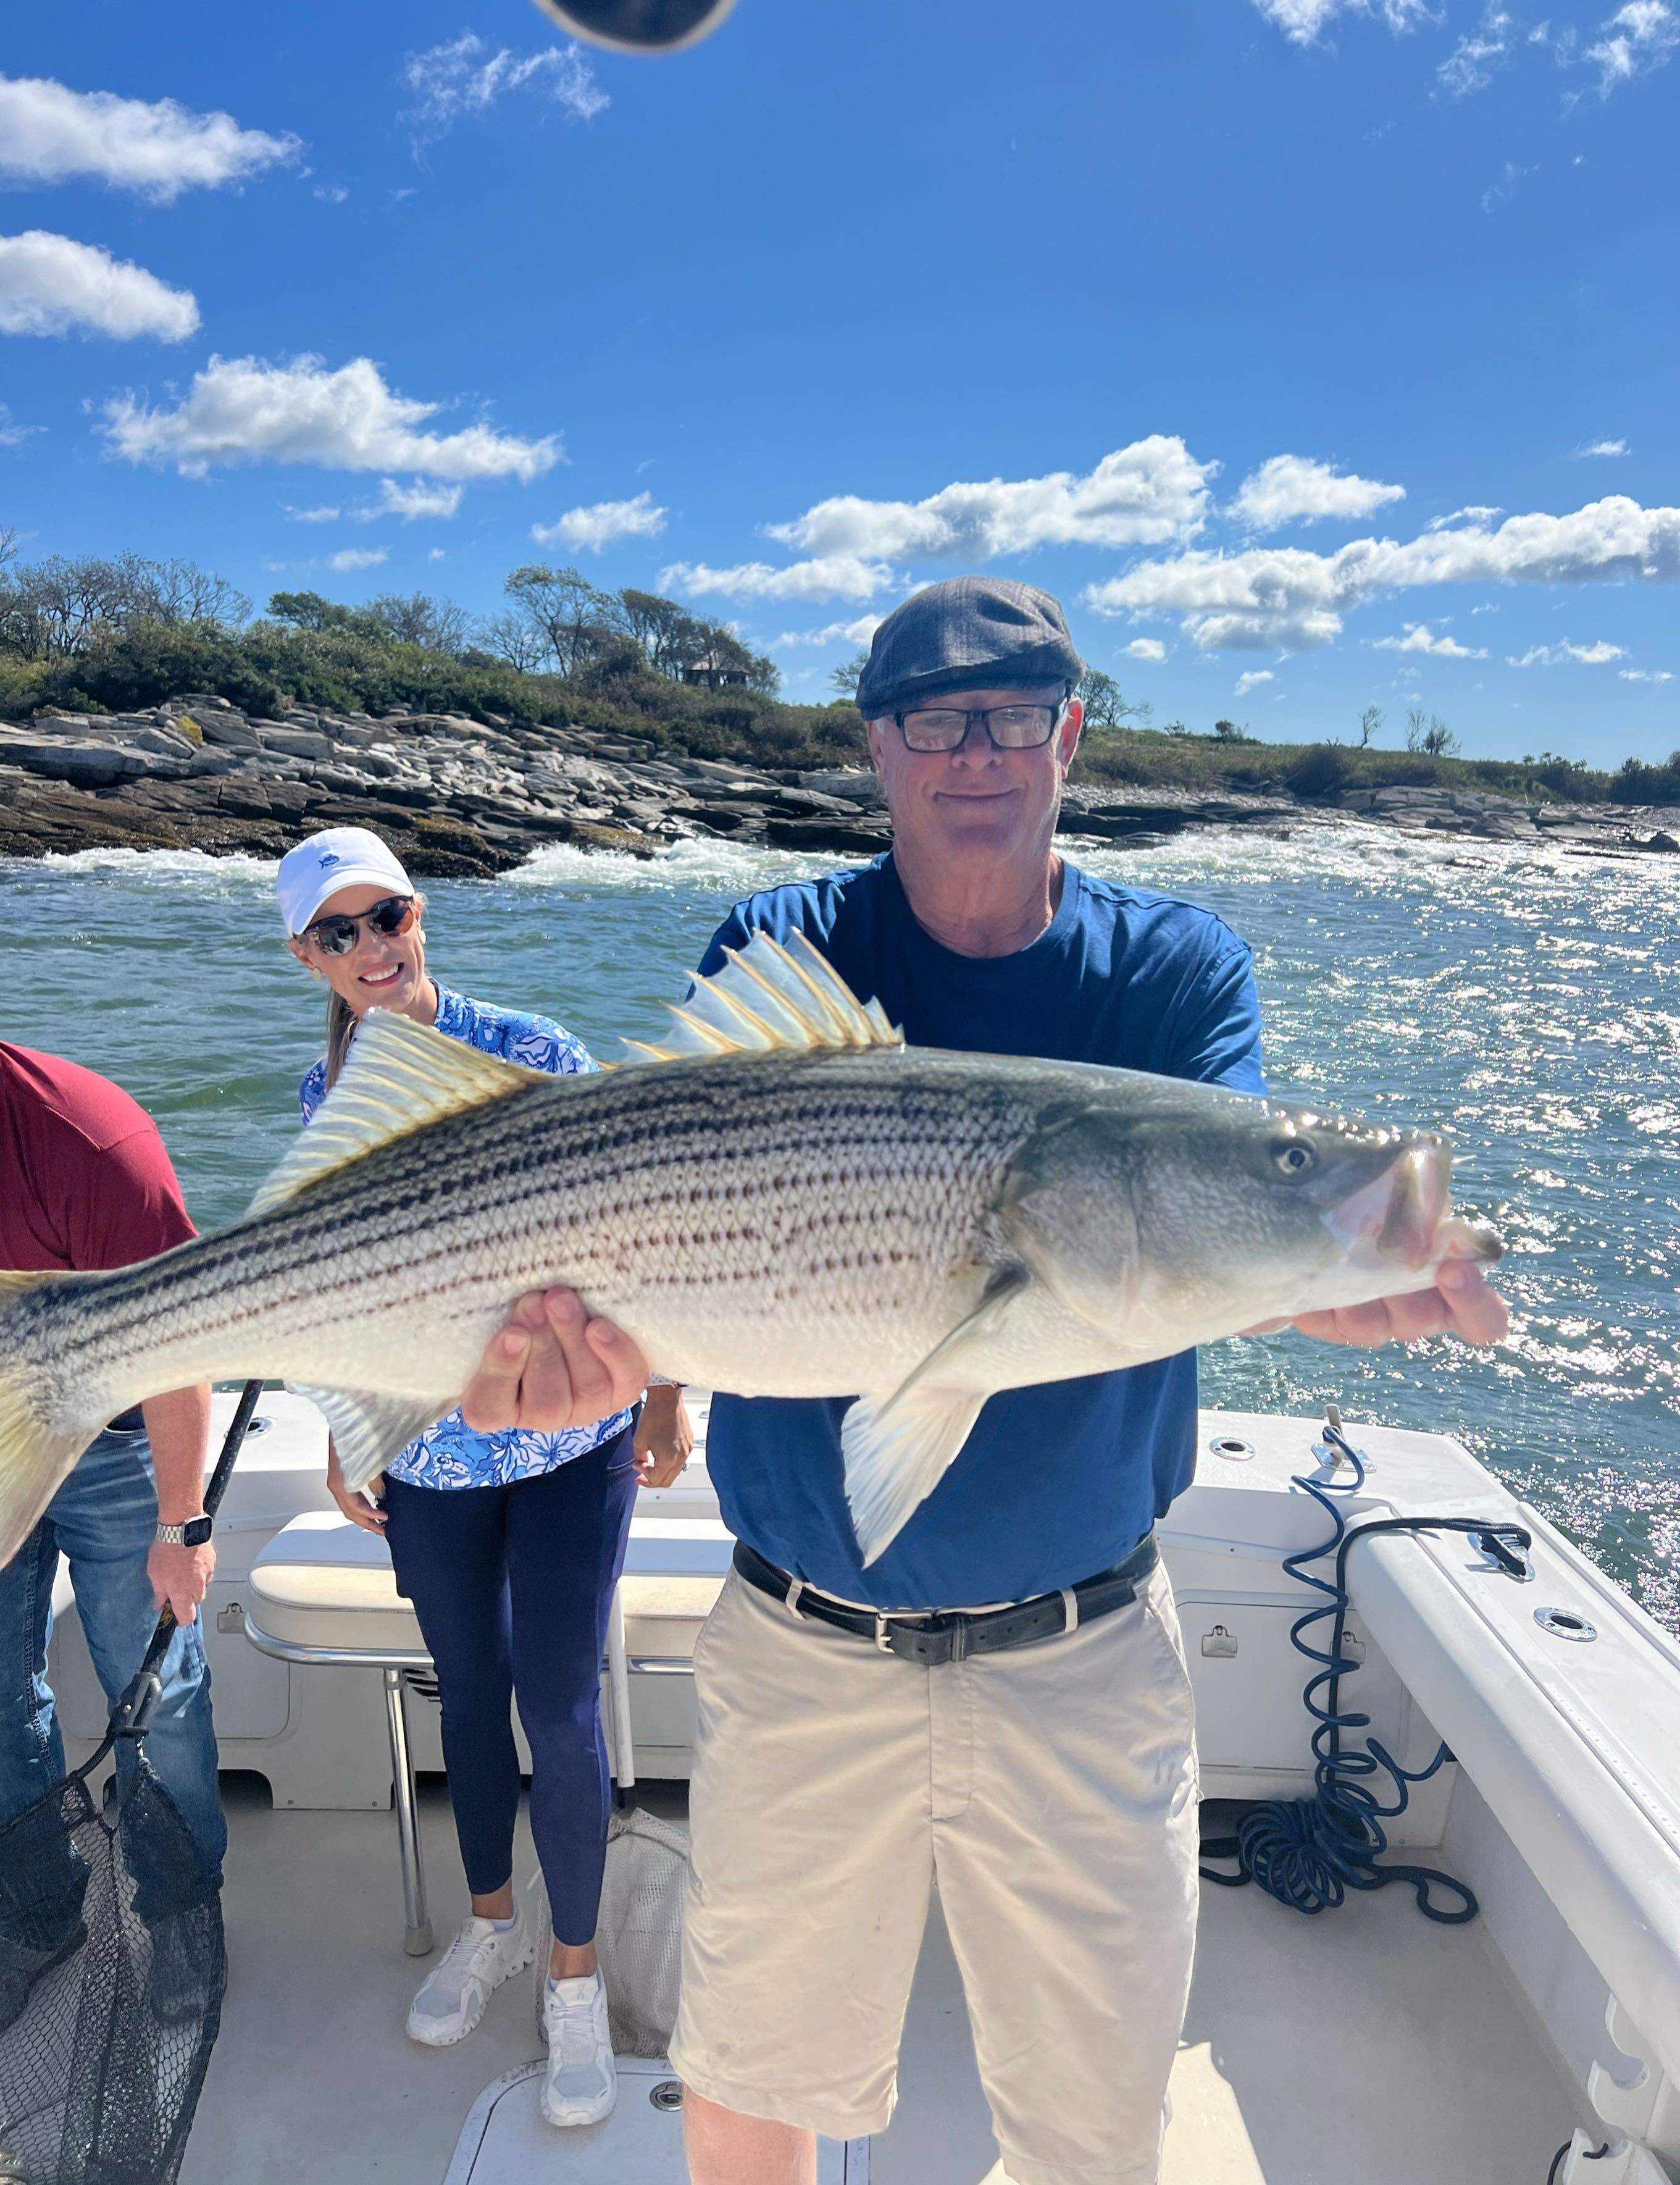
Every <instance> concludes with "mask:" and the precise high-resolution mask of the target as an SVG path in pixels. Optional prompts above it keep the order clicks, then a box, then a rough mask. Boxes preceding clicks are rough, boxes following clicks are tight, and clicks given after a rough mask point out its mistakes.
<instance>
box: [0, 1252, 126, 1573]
mask: <svg viewBox="0 0 1680 2185" xmlns="http://www.w3.org/2000/svg"><path fill="white" fill-rule="evenodd" d="M62 1279H64V1277H59V1276H57V1275H54V1274H51V1273H47V1274H39V1273H34V1272H30V1273H22V1274H19V1273H14V1272H11V1271H0V1569H3V1568H4V1567H5V1565H6V1564H8V1562H10V1561H11V1560H12V1557H13V1556H14V1555H16V1553H17V1551H18V1550H19V1549H20V1547H21V1546H22V1545H23V1544H24V1542H25V1540H27V1539H28V1538H29V1535H30V1534H31V1532H32V1531H33V1530H34V1528H35V1525H36V1520H37V1519H38V1518H39V1517H40V1515H41V1513H42V1511H43V1510H44V1509H45V1508H46V1507H47V1504H48V1503H49V1502H50V1501H51V1500H52V1499H53V1494H54V1492H55V1490H56V1489H57V1488H58V1485H59V1481H60V1480H61V1479H63V1478H64V1475H65V1473H67V1472H69V1470H70V1467H71V1466H72V1465H73V1464H74V1463H75V1461H76V1459H77V1458H78V1457H79V1456H81V1452H82V1451H83V1450H85V1449H86V1448H87V1445H88V1444H89V1443H90V1442H91V1441H92V1439H94V1437H95V1435H96V1434H98V1432H99V1430H100V1428H102V1427H103V1425H104V1423H105V1421H106V1418H107V1417H109V1412H107V1411H104V1410H103V1409H102V1410H101V1411H99V1412H98V1414H97V1415H96V1416H95V1417H92V1418H91V1419H87V1420H85V1421H74V1420H65V1419H64V1418H63V1417H61V1416H59V1414H58V1412H57V1408H56V1406H54V1405H53V1402H52V1393H53V1392H52V1387H51V1383H50V1381H49V1379H48V1377H47V1375H46V1374H45V1373H44V1372H42V1370H41V1368H40V1367H39V1366H37V1365H36V1364H35V1363H34V1362H33V1361H32V1360H31V1355H30V1354H31V1350H33V1349H34V1347H35V1345H34V1344H33V1343H32V1342H31V1334H32V1333H33V1331H32V1329H31V1326H30V1322H32V1321H34V1320H36V1319H37V1318H38V1316H39V1305H40V1302H41V1300H40V1299H39V1296H38V1294H39V1293H40V1292H41V1291H42V1290H44V1289H46V1288H49V1287H50V1286H51V1285H53V1283H57V1282H59V1281H60V1280H62ZM72 1279H74V1277H72Z"/></svg>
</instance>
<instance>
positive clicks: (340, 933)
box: [298, 895, 420, 956]
mask: <svg viewBox="0 0 1680 2185" xmlns="http://www.w3.org/2000/svg"><path fill="white" fill-rule="evenodd" d="M419 911H420V906H419V904H418V903H416V901H415V899H414V897H412V896H411V895H388V896H387V897H385V898H384V900H383V902H376V903H375V904H374V906H373V908H371V910H359V911H357V912H356V913H355V914H354V916H353V917H352V916H350V915H349V914H346V913H343V912H340V911H333V912H332V913H331V914H329V915H328V916H327V917H326V918H318V919H315V923H314V924H313V925H306V926H305V927H304V930H303V931H302V932H301V933H300V934H299V936H298V938H299V941H312V942H314V943H315V947H317V948H318V949H320V951H321V954H322V955H323V956H348V955H349V953H350V951H351V950H352V949H353V948H354V947H355V945H356V943H357V942H358V941H360V938H361V930H362V928H363V926H364V925H366V926H371V928H372V930H374V932H376V933H382V934H383V935H384V936H385V938H386V939H387V940H388V941H389V940H392V939H393V938H394V937H395V936H396V935H398V934H399V933H406V932H407V931H408V930H409V928H410V926H411V925H413V924H414V921H415V919H416V917H417V916H418V915H419Z"/></svg>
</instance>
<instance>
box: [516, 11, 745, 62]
mask: <svg viewBox="0 0 1680 2185" xmlns="http://www.w3.org/2000/svg"><path fill="white" fill-rule="evenodd" d="M536 4H537V6H538V7H539V8H541V9H542V11H543V13H544V14H545V15H547V16H549V17H550V19H551V20H553V21H555V22H556V23H558V24H559V25H560V27H561V30H562V31H569V32H570V33H571V34H572V36H573V37H574V38H587V39H588V40H589V43H590V44H591V45H594V46H609V47H611V48H612V50H613V51H614V52H615V53H671V52H673V51H674V50H675V49H676V48H677V47H678V46H693V45H697V44H698V43H699V42H700V40H701V39H702V38H706V37H710V36H711V35H712V32H713V31H715V30H716V29H717V25H719V24H720V23H721V22H722V21H723V18H724V17H725V16H726V15H727V14H728V12H729V10H730V8H733V7H734V4H735V0H536Z"/></svg>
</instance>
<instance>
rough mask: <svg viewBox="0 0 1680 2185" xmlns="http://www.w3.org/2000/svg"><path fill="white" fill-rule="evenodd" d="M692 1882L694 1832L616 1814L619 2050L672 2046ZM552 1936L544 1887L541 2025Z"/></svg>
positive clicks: (605, 1893) (600, 1928) (611, 1973)
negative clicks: (691, 1839) (685, 1900)
mask: <svg viewBox="0 0 1680 2185" xmlns="http://www.w3.org/2000/svg"><path fill="white" fill-rule="evenodd" d="M688 1886H689V1832H688V1830H686V1829H685V1828H684V1827H683V1826H682V1825H680V1823H678V1822H675V1821H662V1820H661V1819H659V1818H658V1817H657V1815H656V1814H653V1813H643V1812H641V1811H640V1810H639V1808H633V1809H632V1810H631V1811H630V1812H628V1813H614V1814H613V1815H612V1816H611V1819H610V1820H609V1821H608V1823H607V1825H606V1874H605V1876H604V1877H603V1880H602V1882H601V1893H600V1920H599V1922H598V1924H597V1925H596V1928H595V1948H596V1949H597V1950H598V1951H599V1953H600V1974H601V1984H602V1986H603V1987H605V1988H606V2008H607V2015H608V2017H609V2019H610V2020H611V2026H612V2047H613V2052H614V2054H616V2055H619V2056H649V2057H662V2056H664V2055H666V2054H667V2053H668V2052H669V2049H670V2046H671V2036H672V2034H673V2032H674V2031H676V2027H677V1996H678V1987H679V1986H680V1983H681V1980H682V1971H683V1898H684V1894H685V1892H687V1889H688ZM553 1939H554V1928H553V1925H552V1923H551V1921H550V1917H549V1908H548V1898H547V1896H546V1895H544V1897H543V1915H542V1919H541V1921H540V1922H539V1947H538V1951H537V1970H536V1986H537V2029H538V2031H539V2033H540V2032H541V2031H542V2025H543V1983H544V1980H545V1979H546V1978H547V1975H548V1970H549V1944H550V1942H552V1941H553ZM4 2175H5V2173H4V2171H0V2178H3V2177H4Z"/></svg>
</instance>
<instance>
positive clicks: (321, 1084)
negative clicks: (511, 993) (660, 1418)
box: [298, 985, 632, 1487]
mask: <svg viewBox="0 0 1680 2185" xmlns="http://www.w3.org/2000/svg"><path fill="white" fill-rule="evenodd" d="M433 1022H434V1023H435V1024H436V1025H437V1027H438V1031H446V1032H447V1033H448V1034H449V1037H450V1038H451V1039H458V1040H460V1041H461V1042H464V1043H465V1044H466V1046H468V1047H476V1048H477V1049H478V1051H479V1053H481V1054H497V1055H500V1057H501V1059H502V1060H503V1061H504V1062H516V1063H519V1064H520V1065H522V1067H523V1068H525V1069H527V1070H549V1071H550V1072H551V1073H552V1074H553V1075H554V1076H556V1077H572V1076H579V1075H581V1074H582V1073H583V1071H585V1070H593V1069H594V1066H595V1065H594V1061H593V1060H592V1059H591V1058H590V1055H589V1050H588V1048H586V1047H585V1046H584V1045H583V1042H582V1041H581V1040H579V1039H575V1038H574V1037H572V1034H571V1033H570V1032H569V1031H567V1030H566V1028H565V1026H564V1025H557V1024H556V1023H555V1020H554V1019H553V1018H552V1017H539V1016H532V1015H529V1014H527V1013H526V1012H525V1011H524V1010H522V1009H498V1008H497V1007H496V1006H495V1004H494V1002H475V1001H472V1000H470V999H469V998H468V997H467V996H466V995H465V994H457V993H455V992H451V991H450V989H449V987H448V986H442V985H439V986H438V1014H437V1016H436V1017H435V1018H434V1019H433ZM325 1098H327V1058H326V1056H325V1055H322V1057H321V1060H320V1061H319V1062H317V1063H315V1064H314V1065H312V1066H311V1068H310V1070H309V1072H308V1074H307V1076H305V1077H304V1081H303V1083H302V1084H301V1085H300V1086H299V1088H298V1103H299V1106H300V1107H301V1108H302V1109H303V1112H304V1122H305V1123H307V1122H309V1121H310V1119H311V1118H312V1117H313V1115H315V1110H316V1109H317V1108H319V1107H320V1105H321V1102H322V1101H323V1100H324V1099H325ZM631 1417H632V1414H631V1413H630V1412H628V1411H615V1412H614V1413H613V1415H612V1417H611V1418H608V1419H598V1420H597V1421H596V1422H595V1423H594V1425H593V1426H589V1427H567V1428H564V1429H563V1430H562V1431H561V1433H536V1432H535V1431H533V1429H532V1428H528V1427H511V1428H508V1429H507V1431H506V1432H505V1433H479V1432H478V1431H477V1428H473V1427H470V1426H468V1424H467V1423H466V1420H465V1419H464V1418H462V1417H461V1415H460V1412H459V1411H451V1412H450V1413H449V1416H448V1417H447V1418H441V1419H439V1420H438V1423H437V1424H436V1426H432V1427H427V1429H426V1431H425V1433H423V1434H421V1436H420V1437H419V1438H418V1439H417V1440H415V1441H411V1442H410V1444H409V1445H408V1447H407V1448H406V1449H405V1450H402V1451H401V1453H400V1454H399V1455H398V1456H394V1457H393V1458H392V1460H391V1461H390V1463H389V1464H388V1465H387V1466H386V1467H385V1469H386V1471H387V1473H388V1474H389V1475H390V1477H391V1478H393V1479H405V1480H406V1481H407V1482H408V1483H409V1484H410V1486H411V1487H506V1486H509V1485H511V1483H512V1482H513V1481H514V1480H516V1479H534V1478H537V1476H538V1475H539V1473H544V1472H552V1471H554V1470H555V1467H556V1466H558V1465H562V1464H567V1463H569V1462H570V1461H571V1460H572V1458H573V1457H574V1456H585V1455H586V1454H587V1453H588V1452H589V1450H592V1449H597V1448H599V1447H600V1445H601V1443H602V1442H604V1441H611V1439H612V1437H613V1436H614V1435H615V1434H617V1433H622V1432H623V1431H624V1429H625V1428H626V1427H628V1425H629V1423H630V1420H631Z"/></svg>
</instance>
